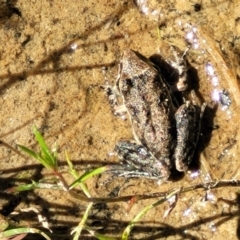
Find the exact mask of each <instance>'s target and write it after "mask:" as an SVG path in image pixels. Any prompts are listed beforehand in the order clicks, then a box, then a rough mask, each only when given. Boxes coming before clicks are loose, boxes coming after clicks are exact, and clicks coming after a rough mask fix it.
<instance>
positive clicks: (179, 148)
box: [173, 101, 206, 172]
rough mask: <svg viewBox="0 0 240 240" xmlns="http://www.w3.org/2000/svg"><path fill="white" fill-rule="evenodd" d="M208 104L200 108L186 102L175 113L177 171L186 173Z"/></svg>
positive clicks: (175, 159)
mask: <svg viewBox="0 0 240 240" xmlns="http://www.w3.org/2000/svg"><path fill="white" fill-rule="evenodd" d="M205 107H206V103H204V104H203V105H202V107H201V108H200V107H199V106H197V105H196V104H193V103H192V102H190V101H186V102H185V103H184V104H183V105H181V106H180V107H179V109H178V110H177V112H176V113H175V119H176V129H177V145H176V148H175V152H174V156H173V158H174V161H175V164H176V169H177V170H178V171H180V172H186V171H187V170H188V166H189V164H190V163H191V161H192V157H193V154H194V151H195V148H196V144H197V142H198V137H199V133H200V129H201V120H202V116H203V112H204V110H205Z"/></svg>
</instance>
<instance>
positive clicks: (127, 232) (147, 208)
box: [121, 189, 180, 240]
mask: <svg viewBox="0 0 240 240" xmlns="http://www.w3.org/2000/svg"><path fill="white" fill-rule="evenodd" d="M179 191H180V189H177V190H175V191H173V192H171V193H170V194H168V195H167V196H165V197H164V198H161V199H160V200H159V201H157V202H155V203H153V204H150V205H148V206H147V207H145V208H144V209H143V210H142V211H141V212H140V213H138V214H137V216H136V217H134V219H133V220H132V221H131V222H130V223H129V225H128V226H127V227H126V228H125V230H124V232H123V234H122V238H121V240H127V239H128V237H129V235H130V232H131V230H132V228H133V227H134V225H135V224H136V223H137V222H138V221H139V220H140V219H141V218H142V217H143V216H144V215H145V214H146V213H147V212H148V211H149V210H151V209H152V208H154V207H156V206H158V205H160V204H162V203H164V202H165V201H167V200H168V199H169V198H171V197H172V196H174V195H175V194H177V193H179Z"/></svg>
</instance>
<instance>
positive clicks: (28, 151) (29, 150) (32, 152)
mask: <svg viewBox="0 0 240 240" xmlns="http://www.w3.org/2000/svg"><path fill="white" fill-rule="evenodd" d="M17 146H18V147H19V148H20V149H21V150H22V151H23V152H25V153H27V154H28V155H29V156H30V157H33V158H35V159H37V160H38V157H39V155H38V154H37V153H35V152H34V151H32V150H31V149H29V148H27V147H24V146H23V145H20V144H17Z"/></svg>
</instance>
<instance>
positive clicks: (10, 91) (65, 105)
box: [0, 0, 240, 240]
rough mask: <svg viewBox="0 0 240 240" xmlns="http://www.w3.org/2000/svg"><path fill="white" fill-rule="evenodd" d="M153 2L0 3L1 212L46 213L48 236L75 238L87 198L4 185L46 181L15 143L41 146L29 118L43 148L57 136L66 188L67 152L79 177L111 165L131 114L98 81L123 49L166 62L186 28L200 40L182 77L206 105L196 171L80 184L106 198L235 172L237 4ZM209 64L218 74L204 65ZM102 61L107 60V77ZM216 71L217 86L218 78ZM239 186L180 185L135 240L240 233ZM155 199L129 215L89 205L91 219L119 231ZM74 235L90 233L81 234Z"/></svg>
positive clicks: (22, 218)
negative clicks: (219, 98)
mask: <svg viewBox="0 0 240 240" xmlns="http://www.w3.org/2000/svg"><path fill="white" fill-rule="evenodd" d="M149 4H150V6H152V7H153V8H152V9H151V8H150V9H148V12H147V13H146V14H145V15H144V14H142V13H141V11H143V10H144V9H146V8H144V7H143V5H141V6H140V7H139V8H137V7H136V6H135V5H134V3H133V2H132V1H124V0H122V1H110V0H108V1H107V0H101V1H99V2H98V3H97V2H96V1H93V0H88V1H84V0H82V1H69V0H65V1H60V0H59V1H23V0H22V1H1V2H0V26H1V27H0V39H1V47H0V79H1V81H0V106H1V108H0V126H1V128H0V139H1V140H0V141H1V145H0V159H1V162H0V170H1V177H0V199H1V200H0V213H1V215H3V216H6V217H10V213H11V212H13V211H17V210H20V209H24V208H29V207H35V208H36V209H38V210H39V211H40V212H41V214H42V215H44V216H45V217H46V218H47V221H48V222H49V224H50V227H51V229H52V230H53V232H54V234H55V235H51V239H57V238H58V239H72V237H71V236H70V232H71V230H72V229H73V228H74V227H76V226H77V225H78V223H79V222H80V221H81V218H82V215H83V213H84V211H85V210H86V207H87V204H86V203H84V202H82V201H80V200H77V199H74V198H73V197H72V196H70V195H69V194H68V193H66V192H63V191H60V190H59V191H57V190H43V189H39V190H35V191H29V192H21V193H19V194H16V193H6V192H5V190H6V189H7V188H9V187H11V186H15V185H18V184H22V183H31V180H35V181H39V180H40V179H43V178H50V177H52V175H51V172H50V171H49V170H46V169H43V167H41V166H40V164H38V163H37V162H36V161H35V160H34V159H32V158H29V157H27V156H25V155H24V156H23V155H21V154H19V153H18V152H16V151H15V149H17V147H16V144H22V145H25V146H27V147H30V148H33V149H35V150H37V145H36V142H35V140H34V136H33V133H32V129H33V126H36V127H37V128H38V129H39V130H40V131H41V133H42V134H43V135H44V137H45V139H46V141H47V143H48V144H49V145H50V146H54V144H57V148H58V159H59V169H60V171H61V172H62V173H63V176H64V177H65V178H66V180H67V182H68V183H69V184H70V183H71V182H72V181H73V180H74V178H73V177H72V176H71V175H70V174H69V173H68V170H69V169H68V166H67V162H66V160H65V151H67V152H68V153H69V155H70V158H71V160H72V161H73V163H74V166H75V167H76V169H77V170H78V171H79V174H82V173H84V171H86V170H89V169H93V168H95V167H97V166H104V165H107V164H113V163H118V159H117V158H116V157H111V156H110V155H109V153H111V152H113V149H114V146H115V144H116V143H117V142H118V141H119V139H132V138H133V137H132V133H131V126H130V123H129V121H128V120H126V121H124V120H122V119H121V118H118V117H115V116H114V115H113V113H112V110H111V107H110V106H109V103H108V99H107V97H106V94H105V92H104V91H103V89H102V88H101V86H102V85H104V84H105V81H106V79H108V81H109V82H110V83H114V81H115V79H116V76H117V71H118V63H119V60H120V57H121V53H122V51H123V50H124V49H129V48H131V49H134V50H136V51H139V52H140V53H142V54H143V55H145V56H147V57H149V56H151V55H153V54H155V53H160V54H162V56H163V57H164V58H165V59H167V60H170V59H171V55H172V53H171V51H170V50H169V49H170V48H169V46H170V45H175V46H177V47H178V48H179V49H180V50H181V51H185V50H186V49H187V44H186V41H185V38H186V37H189V35H187V33H189V32H190V33H191V34H195V38H194V39H195V42H194V44H195V45H198V48H195V49H194V46H193V47H192V48H191V49H190V50H189V51H188V53H187V60H188V62H189V64H190V66H191V67H190V68H189V76H190V77H189V78H190V81H192V82H193V83H192V84H190V85H192V86H193V87H194V89H195V91H196V95H197V97H198V103H199V104H202V103H203V102H207V103H208V107H207V109H206V111H205V114H204V117H203V124H202V134H201V137H200V140H199V147H198V151H197V152H198V154H196V156H195V157H194V162H195V163H196V162H197V161H198V160H199V162H200V164H198V165H199V167H198V168H197V169H198V170H196V166H195V165H197V164H193V167H192V170H190V171H189V173H187V174H186V175H185V176H178V175H179V174H178V175H177V176H175V175H174V174H173V177H172V178H171V179H170V180H169V181H168V182H167V183H165V184H162V185H158V184H157V182H156V181H151V180H147V179H127V180H125V179H122V178H115V179H113V180H112V179H111V178H110V179H111V181H109V177H111V176H109V174H102V175H101V176H100V177H93V178H91V179H90V180H88V181H87V186H88V188H89V191H90V193H91V195H92V196H94V197H114V196H125V195H135V194H140V195H143V194H151V193H154V192H164V191H168V190H169V189H172V188H180V187H187V186H189V185H191V184H201V183H206V182H208V181H213V180H222V179H224V180H232V179H234V180H237V179H240V176H239V173H240V172H239V165H240V164H239V160H238V156H239V151H240V145H239V137H240V135H239V134H240V132H239V117H240V115H239V114H240V113H239V107H240V100H239V99H240V95H239V91H240V90H239V87H238V81H239V79H240V68H239V66H240V55H239V52H240V15H239V13H240V3H239V1H237V0H235V1H234V0H233V1H224V0H222V1H220V0H219V1H215V2H214V1H207V0H202V1H199V2H197V1H195V0H191V1H190V0H188V1H183V0H171V1H163V3H158V4H156V5H154V3H152V2H150V3H149ZM151 4H152V5H151ZM153 10H156V13H157V14H154V13H155V12H153ZM159 13H160V15H159ZM158 27H159V29H160V31H159V33H160V36H159V35H158V31H157V29H158ZM193 29H195V30H193ZM192 31H193V32H192ZM207 63H208V64H209V65H211V66H212V67H213V69H214V73H212V74H210V72H209V71H210V70H208V72H207V68H206V64H207ZM103 67H106V68H107V70H106V72H105V73H103V71H102V68H103ZM215 77H216V78H217V79H218V84H215V85H214V83H213V80H214V79H216V78H215ZM223 89H226V90H228V92H229V98H230V99H231V105H230V106H229V107H228V108H227V109H225V110H223V109H222V107H221V105H220V104H217V103H216V102H214V101H213V97H212V96H213V93H214V92H216V91H221V90H223ZM197 155H198V156H199V157H198V156H197ZM193 175H195V177H194V176H193ZM107 180H108V181H107ZM238 189H239V188H236V187H235V188H234V187H224V188H216V189H213V190H209V191H206V190H203V189H199V190H194V191H191V192H188V193H182V194H180V195H179V199H178V201H177V204H176V207H175V208H174V209H173V211H172V212H171V213H170V214H169V216H167V217H165V218H164V213H165V212H166V211H167V210H168V209H169V202H167V203H164V204H163V205H160V206H158V207H156V208H154V209H152V210H151V211H149V212H148V213H147V214H146V215H145V216H144V217H143V218H142V219H141V221H140V222H138V223H137V225H136V227H134V228H133V231H132V234H131V238H132V239H168V240H170V239H219V240H221V239H224V240H225V239H239V237H240V227H239V217H238V216H239V195H238ZM63 193H64V194H63ZM157 199H159V198H156V199H147V200H139V201H137V202H136V203H135V204H133V206H132V208H131V209H130V211H129V212H128V208H129V204H128V202H126V201H125V202H117V203H109V204H105V203H104V204H100V203H99V204H94V206H93V208H92V210H91V211H90V214H89V218H88V221H87V224H88V226H90V227H92V228H93V229H95V230H97V231H98V232H100V233H102V234H105V235H108V236H114V237H119V236H121V234H122V232H123V230H124V228H125V227H126V226H127V224H128V223H129V221H131V220H132V219H133V217H134V216H135V215H136V214H137V213H139V212H140V211H141V210H142V209H143V208H144V207H146V206H147V205H148V204H152V203H154V202H156V201H157ZM11 220H12V221H15V222H14V224H17V225H18V224H22V225H30V226H34V227H41V224H39V223H38V221H37V217H36V214H32V213H21V214H20V215H19V216H18V217H14V218H12V217H11ZM46 232H48V230H46ZM25 239H31V236H30V235H29V236H27V237H26V238H25ZM34 239H41V238H40V237H39V236H35V237H34ZM80 239H95V238H94V237H91V236H90V235H89V233H88V232H87V231H83V232H82V237H81V238H80Z"/></svg>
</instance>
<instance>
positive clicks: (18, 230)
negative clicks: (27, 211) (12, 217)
mask: <svg viewBox="0 0 240 240" xmlns="http://www.w3.org/2000/svg"><path fill="white" fill-rule="evenodd" d="M22 233H39V234H41V235H42V236H43V237H44V238H45V239H47V240H51V239H50V238H49V237H48V236H47V235H46V234H45V233H44V232H42V231H40V230H38V229H36V228H28V227H22V228H14V229H10V230H6V231H4V232H1V233H0V237H1V239H2V238H9V237H12V236H16V235H20V234H22Z"/></svg>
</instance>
